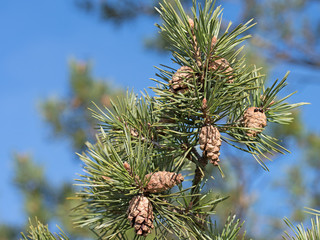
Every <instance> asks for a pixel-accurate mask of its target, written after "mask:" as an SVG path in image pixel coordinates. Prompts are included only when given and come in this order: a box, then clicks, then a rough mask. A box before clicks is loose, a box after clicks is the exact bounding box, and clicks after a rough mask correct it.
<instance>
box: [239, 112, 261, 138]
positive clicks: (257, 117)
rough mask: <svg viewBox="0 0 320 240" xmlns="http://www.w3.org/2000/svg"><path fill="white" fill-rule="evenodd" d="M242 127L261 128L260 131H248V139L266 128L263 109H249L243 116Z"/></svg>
mask: <svg viewBox="0 0 320 240" xmlns="http://www.w3.org/2000/svg"><path fill="white" fill-rule="evenodd" d="M241 122H242V125H243V126H244V127H247V128H261V130H248V132H247V133H246V134H247V136H249V137H255V136H257V134H258V133H260V132H262V131H263V129H262V128H264V127H265V126H267V117H266V115H265V113H264V111H263V109H261V108H258V107H249V108H248V109H247V110H246V111H245V112H244V114H243V118H242V121H241Z"/></svg>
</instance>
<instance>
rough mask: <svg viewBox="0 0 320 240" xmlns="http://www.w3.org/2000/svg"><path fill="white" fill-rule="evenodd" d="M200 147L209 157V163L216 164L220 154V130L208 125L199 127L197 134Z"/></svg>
mask: <svg viewBox="0 0 320 240" xmlns="http://www.w3.org/2000/svg"><path fill="white" fill-rule="evenodd" d="M199 143H200V148H201V149H202V150H204V152H205V154H206V156H207V157H208V158H209V159H210V163H212V164H213V165H215V166H217V165H219V164H218V162H219V161H220V160H219V156H220V146H221V139H220V132H219V130H218V128H216V127H214V126H212V125H209V126H203V127H202V128H201V132H200V136H199Z"/></svg>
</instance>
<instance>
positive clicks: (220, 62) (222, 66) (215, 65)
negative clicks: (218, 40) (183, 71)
mask: <svg viewBox="0 0 320 240" xmlns="http://www.w3.org/2000/svg"><path fill="white" fill-rule="evenodd" d="M218 69H219V71H221V72H223V73H225V74H230V73H232V71H233V69H232V67H230V64H229V62H228V60H227V59H225V58H219V59H216V60H214V61H212V62H211V63H210V64H209V70H211V71H216V70H218ZM228 79H229V80H228V81H227V82H228V83H233V79H232V76H229V77H228Z"/></svg>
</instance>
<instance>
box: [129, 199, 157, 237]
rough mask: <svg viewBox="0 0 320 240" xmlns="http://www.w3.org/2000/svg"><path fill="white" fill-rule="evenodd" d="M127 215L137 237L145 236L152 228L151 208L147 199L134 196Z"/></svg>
mask: <svg viewBox="0 0 320 240" xmlns="http://www.w3.org/2000/svg"><path fill="white" fill-rule="evenodd" d="M127 214H128V219H129V221H130V222H131V226H132V227H134V229H135V231H136V234H137V235H143V236H147V235H148V234H149V233H150V232H151V229H153V228H154V226H153V220H154V216H153V208H152V204H151V202H150V201H149V199H148V198H147V197H145V196H134V197H133V198H132V199H131V200H130V202H129V208H128V211H127Z"/></svg>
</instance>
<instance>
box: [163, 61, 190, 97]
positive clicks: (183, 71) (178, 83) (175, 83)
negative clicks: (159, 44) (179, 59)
mask: <svg viewBox="0 0 320 240" xmlns="http://www.w3.org/2000/svg"><path fill="white" fill-rule="evenodd" d="M192 79H193V69H192V68H191V67H188V66H182V67H181V68H179V69H178V71H177V72H175V73H174V74H173V76H172V80H170V81H169V84H170V86H171V90H172V92H174V93H177V92H179V93H184V92H185V91H187V90H188V85H187V84H186V83H187V82H191V81H192Z"/></svg>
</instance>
